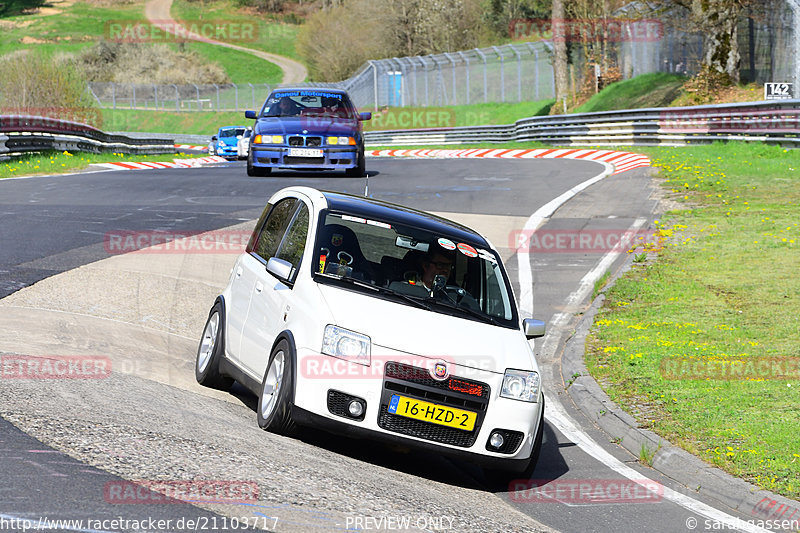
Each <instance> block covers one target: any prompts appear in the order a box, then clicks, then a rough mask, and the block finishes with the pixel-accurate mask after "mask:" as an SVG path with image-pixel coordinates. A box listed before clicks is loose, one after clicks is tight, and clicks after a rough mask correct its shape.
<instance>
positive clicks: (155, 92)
mask: <svg viewBox="0 0 800 533" xmlns="http://www.w3.org/2000/svg"><path fill="white" fill-rule="evenodd" d="M153 106H155V108H156V109H158V85H156V84H155V83H154V84H153Z"/></svg>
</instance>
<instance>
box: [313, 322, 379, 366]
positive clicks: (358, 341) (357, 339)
mask: <svg viewBox="0 0 800 533" xmlns="http://www.w3.org/2000/svg"><path fill="white" fill-rule="evenodd" d="M371 346H372V343H371V342H370V339H369V337H367V336H366V335H362V334H360V333H356V332H354V331H350V330H347V329H343V328H340V327H338V326H334V325H331V324H328V325H327V326H325V334H324V335H323V337H322V353H324V354H327V355H333V356H335V357H341V358H342V359H346V360H348V361H353V362H355V363H359V364H362V365H367V366H369V363H370V352H371Z"/></svg>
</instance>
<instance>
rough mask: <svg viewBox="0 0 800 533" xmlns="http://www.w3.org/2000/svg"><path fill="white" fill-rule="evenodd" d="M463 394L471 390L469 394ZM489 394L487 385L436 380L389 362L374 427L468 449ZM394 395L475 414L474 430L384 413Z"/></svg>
mask: <svg viewBox="0 0 800 533" xmlns="http://www.w3.org/2000/svg"><path fill="white" fill-rule="evenodd" d="M467 391H471V392H472V394H470V393H469V392H467ZM490 392H491V391H490V388H489V385H487V384H486V383H481V382H479V381H474V380H470V379H465V378H460V377H457V376H450V377H449V378H447V379H445V380H442V381H437V380H435V379H433V377H431V375H430V373H428V371H427V370H426V369H424V368H418V367H415V366H411V365H407V364H403V363H397V362H394V361H390V362H388V363H387V364H386V367H385V370H384V379H383V393H382V394H381V409H380V414H379V416H378V426H380V427H382V428H383V429H386V430H389V431H394V432H397V433H403V434H405V435H412V436H415V437H419V438H422V439H427V440H432V441H436V442H441V443H444V444H451V445H453V446H462V447H469V446H472V445H473V444H475V439H476V438H477V436H478V432H479V431H480V428H481V424H482V423H483V419H484V416H485V415H486V409H487V408H488V406H489V397H490ZM395 394H398V395H402V396H406V397H410V398H416V399H420V400H424V401H428V402H432V403H435V404H439V405H446V406H448V407H454V408H457V409H466V410H468V411H474V412H476V413H477V418H476V421H475V428H474V429H473V430H472V431H464V430H461V429H456V428H450V427H447V426H442V425H439V424H434V423H431V422H425V421H422V420H414V419H411V418H406V417H403V416H398V415H394V414H392V413H390V412H389V411H388V405H389V402H390V400H391V397H392V395H395Z"/></svg>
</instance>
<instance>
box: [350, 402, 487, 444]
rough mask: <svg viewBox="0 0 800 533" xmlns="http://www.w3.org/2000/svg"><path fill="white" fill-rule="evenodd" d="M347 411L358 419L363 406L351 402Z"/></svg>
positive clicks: (359, 403)
mask: <svg viewBox="0 0 800 533" xmlns="http://www.w3.org/2000/svg"><path fill="white" fill-rule="evenodd" d="M347 411H348V412H349V413H350V416H352V417H353V418H359V417H360V416H361V415H362V414H364V405H363V404H362V403H361V402H359V401H358V400H353V401H351V402H350V404H349V405H348V406H347ZM501 438H502V437H501Z"/></svg>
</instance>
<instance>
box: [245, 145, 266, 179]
mask: <svg viewBox="0 0 800 533" xmlns="http://www.w3.org/2000/svg"><path fill="white" fill-rule="evenodd" d="M270 172H272V169H271V168H270V167H257V166H254V165H253V151H252V150H251V151H250V153H249V154H247V175H248V176H253V177H257V178H263V177H264V176H269V174H270Z"/></svg>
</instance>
